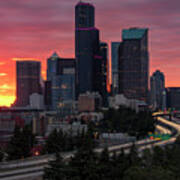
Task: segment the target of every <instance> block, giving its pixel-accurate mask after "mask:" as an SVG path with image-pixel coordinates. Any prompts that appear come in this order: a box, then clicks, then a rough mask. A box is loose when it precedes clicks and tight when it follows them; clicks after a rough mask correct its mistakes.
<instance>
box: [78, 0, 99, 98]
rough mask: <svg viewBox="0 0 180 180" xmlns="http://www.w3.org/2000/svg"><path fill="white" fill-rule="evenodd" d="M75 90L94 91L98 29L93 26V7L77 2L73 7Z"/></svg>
mask: <svg viewBox="0 0 180 180" xmlns="http://www.w3.org/2000/svg"><path fill="white" fill-rule="evenodd" d="M75 25H76V27H75V28H76V29H75V56H76V70H77V74H76V90H77V94H76V95H77V96H78V94H81V93H85V92H87V91H94V89H93V88H94V87H93V81H94V79H93V72H94V61H95V57H94V56H95V55H96V54H98V52H99V30H98V29H96V28H95V27H94V7H93V5H91V4H89V3H83V2H79V3H78V4H77V5H76V7H75Z"/></svg>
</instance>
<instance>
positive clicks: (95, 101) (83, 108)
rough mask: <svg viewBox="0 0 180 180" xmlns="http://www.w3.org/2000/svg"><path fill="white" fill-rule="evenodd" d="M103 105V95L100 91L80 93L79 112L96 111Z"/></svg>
mask: <svg viewBox="0 0 180 180" xmlns="http://www.w3.org/2000/svg"><path fill="white" fill-rule="evenodd" d="M100 107H102V97H101V95H100V94H99V93H96V92H93V93H90V92H87V93H85V94H80V95H79V98H78V111H79V112H95V111H97V110H98V109H99V108H100Z"/></svg>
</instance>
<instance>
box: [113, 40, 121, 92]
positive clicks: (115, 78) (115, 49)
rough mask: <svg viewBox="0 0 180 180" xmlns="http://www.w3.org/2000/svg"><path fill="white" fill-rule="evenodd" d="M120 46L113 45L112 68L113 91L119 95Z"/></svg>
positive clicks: (118, 44)
mask: <svg viewBox="0 0 180 180" xmlns="http://www.w3.org/2000/svg"><path fill="white" fill-rule="evenodd" d="M119 46H120V42H112V43H111V67H112V91H113V94H117V93H118V91H119V73H118V72H119Z"/></svg>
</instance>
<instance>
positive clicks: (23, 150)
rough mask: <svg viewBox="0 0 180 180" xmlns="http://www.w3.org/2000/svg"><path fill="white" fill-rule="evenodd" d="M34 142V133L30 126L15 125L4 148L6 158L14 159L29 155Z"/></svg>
mask: <svg viewBox="0 0 180 180" xmlns="http://www.w3.org/2000/svg"><path fill="white" fill-rule="evenodd" d="M35 142H36V141H35V135H34V134H33V133H32V130H31V127H30V126H25V127H24V128H23V129H21V128H20V127H18V126H16V127H15V130H14V135H13V136H12V138H11V140H10V142H9V143H8V146H7V149H6V152H7V154H8V159H9V160H16V159H21V158H26V157H29V156H31V149H32V148H33V146H34V144H35Z"/></svg>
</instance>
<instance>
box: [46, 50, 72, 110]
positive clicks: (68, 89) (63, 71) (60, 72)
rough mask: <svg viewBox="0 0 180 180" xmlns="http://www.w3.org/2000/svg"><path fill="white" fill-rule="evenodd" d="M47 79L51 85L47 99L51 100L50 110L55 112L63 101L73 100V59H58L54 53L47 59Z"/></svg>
mask: <svg viewBox="0 0 180 180" xmlns="http://www.w3.org/2000/svg"><path fill="white" fill-rule="evenodd" d="M47 79H48V81H49V83H50V84H51V85H49V86H51V88H50V90H48V91H49V92H50V94H51V97H48V99H51V101H50V109H52V110H56V109H57V108H58V106H59V104H62V103H63V102H64V101H69V100H72V101H73V100H74V99H75V60H74V59H65V58H60V57H59V56H58V55H57V54H56V53H54V54H53V55H52V56H51V57H50V58H49V59H48V68H47ZM48 89H49V87H48ZM47 94H48V93H47ZM48 99H47V100H48ZM48 102H49V100H48Z"/></svg>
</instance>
